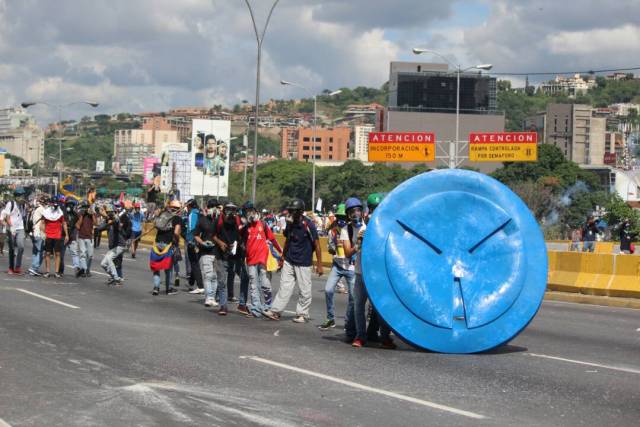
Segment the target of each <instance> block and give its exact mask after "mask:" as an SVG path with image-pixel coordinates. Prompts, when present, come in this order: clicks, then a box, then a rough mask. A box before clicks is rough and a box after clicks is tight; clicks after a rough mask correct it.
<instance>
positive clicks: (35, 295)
mask: <svg viewBox="0 0 640 427" xmlns="http://www.w3.org/2000/svg"><path fill="white" fill-rule="evenodd" d="M16 291H18V292H22V293H25V294H29V295H31V296H34V297H36V298H40V299H43V300H45V301H49V302H52V303H55V304H60V305H62V306H64V307H69V308H80V307H77V306H75V305H71V304H67V303H66V302H62V301H58V300H57V299H53V298H49V297H45V296H44V295H40V294H36V293H35V292H31V291H27V290H26V289H19V288H16Z"/></svg>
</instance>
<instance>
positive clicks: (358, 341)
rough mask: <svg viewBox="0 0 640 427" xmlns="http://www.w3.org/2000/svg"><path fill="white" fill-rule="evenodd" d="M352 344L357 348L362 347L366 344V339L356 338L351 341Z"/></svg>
mask: <svg viewBox="0 0 640 427" xmlns="http://www.w3.org/2000/svg"><path fill="white" fill-rule="evenodd" d="M351 346H352V347H356V348H360V347H362V346H364V341H362V340H361V339H360V338H356V339H355V340H353V342H352V343H351Z"/></svg>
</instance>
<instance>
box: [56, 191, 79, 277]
mask: <svg viewBox="0 0 640 427" xmlns="http://www.w3.org/2000/svg"><path fill="white" fill-rule="evenodd" d="M77 204H78V202H77V201H76V200H75V199H72V198H68V199H66V200H65V204H64V221H65V222H66V223H67V230H68V231H69V234H68V235H66V237H67V239H66V241H67V243H66V244H65V246H63V249H62V253H61V254H60V274H64V255H65V253H66V252H67V250H66V249H67V248H69V252H70V253H71V267H72V268H73V269H74V273H75V276H76V277H78V276H79V274H78V272H79V271H80V256H79V255H80V251H79V249H78V229H77V228H76V227H75V226H74V225H75V224H76V223H77V222H78V213H77V211H76V206H77Z"/></svg>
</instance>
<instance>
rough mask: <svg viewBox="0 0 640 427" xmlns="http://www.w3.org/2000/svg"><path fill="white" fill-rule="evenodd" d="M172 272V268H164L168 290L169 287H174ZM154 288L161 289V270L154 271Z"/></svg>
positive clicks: (165, 284)
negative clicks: (172, 284)
mask: <svg viewBox="0 0 640 427" xmlns="http://www.w3.org/2000/svg"><path fill="white" fill-rule="evenodd" d="M171 273H173V270H172V269H168V270H164V281H165V283H164V286H165V287H166V288H167V290H169V289H173V287H172V286H171ZM153 289H158V290H159V289H160V272H159V271H154V272H153Z"/></svg>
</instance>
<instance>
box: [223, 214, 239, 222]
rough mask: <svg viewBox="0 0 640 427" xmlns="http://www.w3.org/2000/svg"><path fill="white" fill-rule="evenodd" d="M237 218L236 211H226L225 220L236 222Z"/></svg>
mask: <svg viewBox="0 0 640 427" xmlns="http://www.w3.org/2000/svg"><path fill="white" fill-rule="evenodd" d="M235 218H236V213H235V211H225V213H224V221H225V222H227V223H231V222H234V221H235Z"/></svg>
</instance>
